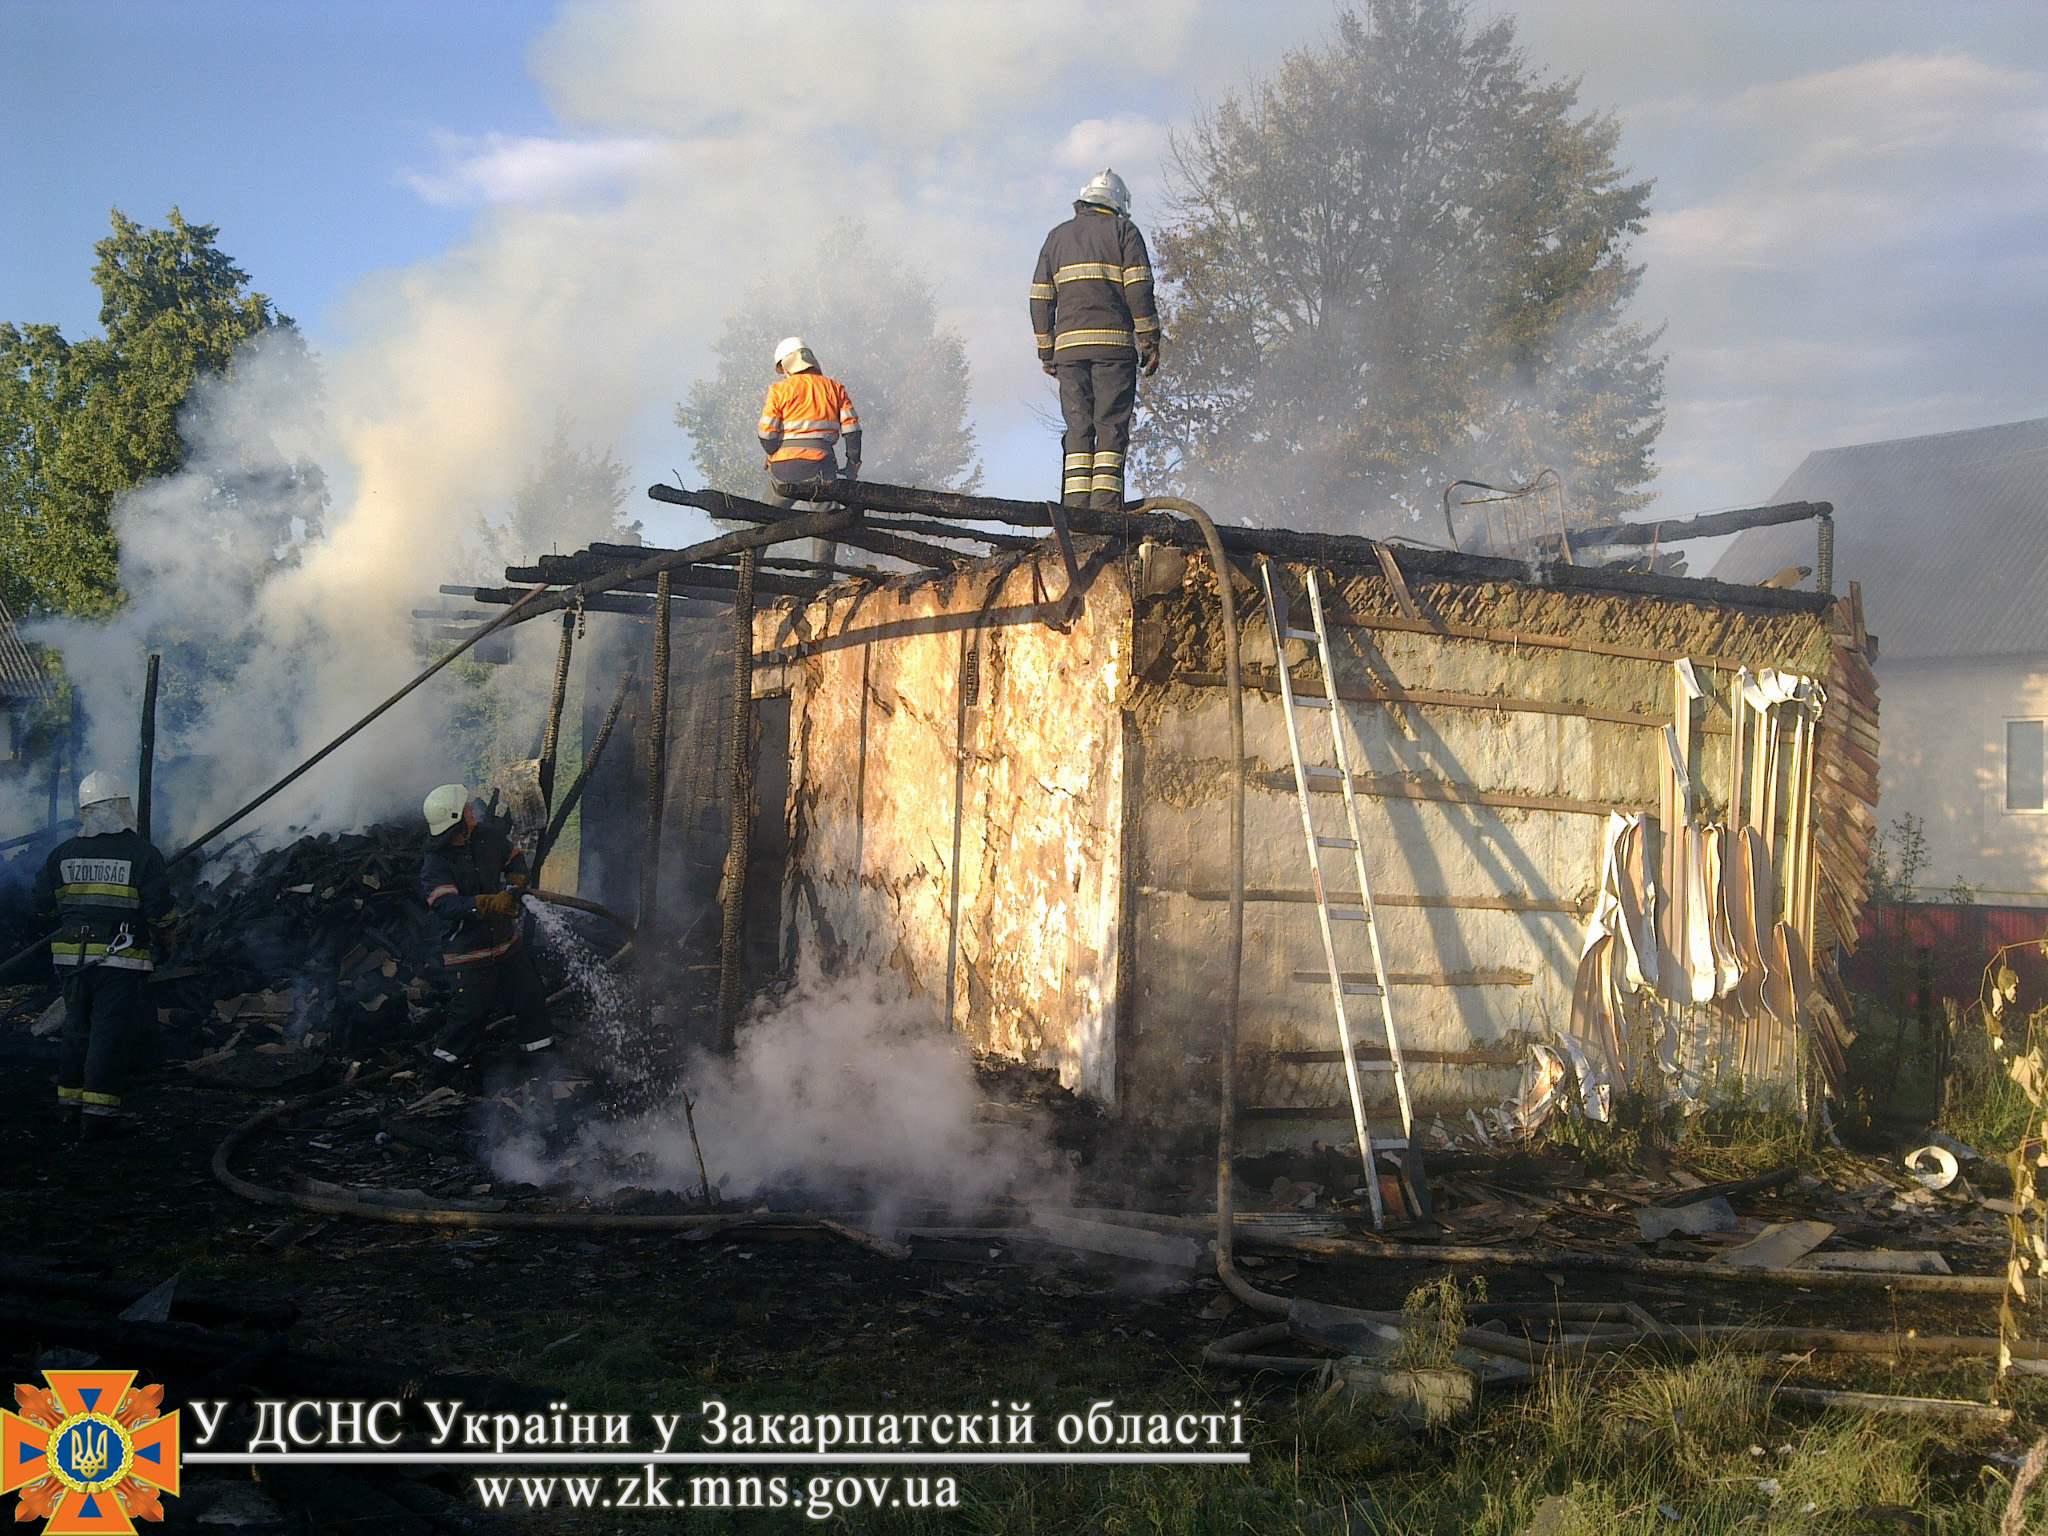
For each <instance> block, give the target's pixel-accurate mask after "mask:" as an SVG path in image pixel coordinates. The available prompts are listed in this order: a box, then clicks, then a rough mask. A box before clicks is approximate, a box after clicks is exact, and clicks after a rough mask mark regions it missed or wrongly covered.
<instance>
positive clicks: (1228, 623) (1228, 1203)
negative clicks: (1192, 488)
mask: <svg viewBox="0 0 2048 1536" xmlns="http://www.w3.org/2000/svg"><path fill="white" fill-rule="evenodd" d="M1138 510H1139V511H1140V512H1148V511H1158V512H1177V513H1179V514H1180V515H1181V516H1182V517H1186V518H1189V519H1191V520H1192V521H1193V522H1194V523H1195V524H1196V526H1198V527H1199V528H1200V529H1201V530H1202V539H1203V541H1204V542H1205V543H1206V544H1207V545H1208V547H1209V564H1210V567H1211V568H1212V569H1213V570H1214V571H1215V573H1216V595H1217V597H1218V598H1219V599H1220V600H1221V601H1222V604H1223V679H1224V693H1225V698H1226V700H1227V702H1228V704H1229V713H1230V763H1231V774H1230V919H1229V927H1230V933H1229V944H1228V947H1227V949H1226V951H1225V956H1224V982H1223V1038H1222V1040H1221V1042H1220V1049H1219V1050H1218V1052H1217V1063H1218V1076H1219V1077H1220V1078H1221V1082H1220V1083H1219V1084H1218V1093H1217V1096H1216V1097H1217V1111H1216V1276H1217V1278H1218V1279H1220V1280H1221V1281H1222V1282H1223V1284H1224V1286H1225V1287H1226V1288H1227V1289H1228V1290H1229V1291H1230V1293H1231V1295H1233V1296H1235V1297H1236V1298H1237V1299H1238V1300H1239V1301H1241V1302H1243V1303H1244V1304H1245V1305H1246V1306H1248V1307H1253V1308H1256V1309H1257V1310H1259V1311H1261V1312H1272V1313H1280V1314H1284V1313H1285V1312H1286V1311H1287V1300H1286V1298H1285V1297H1282V1296H1275V1295H1272V1294H1271V1293H1269V1292H1266V1291H1262V1290H1259V1289H1258V1288H1257V1287H1256V1286H1254V1285H1252V1283H1251V1282H1250V1281H1248V1280H1246V1279H1245V1278H1244V1276H1243V1275H1241V1274H1240V1273H1238V1268H1237V1228H1236V1211H1235V1205H1236V1199H1235V1195H1234V1193H1233V1191H1232V1189H1231V1181H1232V1178H1233V1164H1234V1161H1235V1158H1236V1155H1237V1030H1238V1003H1239V992H1240V990H1241V988H1240V985H1239V983H1240V979H1241V978H1240V975H1239V973H1240V972H1241V971H1242V970H1243V968H1244V689H1243V686H1242V684H1243V677H1242V669H1241V667H1240V665H1239V661H1240V655H1239V650H1238V639H1237V594H1236V593H1235V592H1234V591H1233V590H1232V589H1231V585H1230V579H1231V569H1230V562H1229V560H1227V559H1226V558H1225V557H1224V554H1223V541H1222V539H1221V538H1220V537H1219V536H1218V535H1217V532H1216V524H1215V523H1214V522H1213V521H1212V520H1211V519H1210V517H1209V514H1208V513H1207V512H1205V511H1203V510H1202V509H1201V508H1200V507H1198V506H1196V505H1195V504H1194V503H1193V502H1192V501H1183V500H1181V499H1180V498H1179V497H1177V496H1155V497H1151V498H1149V499H1147V500H1145V501H1143V502H1141V503H1139V506H1138Z"/></svg>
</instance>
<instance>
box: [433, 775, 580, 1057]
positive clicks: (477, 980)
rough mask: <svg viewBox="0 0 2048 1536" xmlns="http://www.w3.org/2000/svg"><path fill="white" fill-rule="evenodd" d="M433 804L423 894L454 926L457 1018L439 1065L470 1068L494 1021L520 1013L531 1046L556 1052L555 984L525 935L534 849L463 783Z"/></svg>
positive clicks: (448, 950)
mask: <svg viewBox="0 0 2048 1536" xmlns="http://www.w3.org/2000/svg"><path fill="white" fill-rule="evenodd" d="M425 811H426V817H427V833H428V835H429V836H430V837H431V838H432V839H433V842H432V843H431V844H430V845H429V847H428V849H427V856H426V858H425V859H424V860H423V861H422V862H421V865H420V892H421V894H422V895H424V896H425V897H426V899H427V905H428V907H430V908H431V909H432V910H433V912H434V915H435V916H437V917H439V918H440V919H441V920H442V921H443V922H445V923H446V924H447V925H448V932H447V938H446V939H445V940H444V941H443V944H442V951H443V953H442V955H441V963H442V964H443V965H444V966H446V967H447V970H448V981H449V985H450V990H451V996H450V998H449V1001H448V1020H447V1023H446V1024H445V1025H443V1026H442V1029H441V1033H440V1034H439V1035H438V1036H437V1037H436V1038H435V1040H434V1050H433V1055H434V1062H435V1067H436V1070H437V1072H438V1073H439V1074H440V1075H442V1076H444V1077H445V1076H448V1075H451V1074H453V1073H455V1072H457V1071H459V1070H461V1069H462V1068H463V1067H465V1066H467V1065H469V1063H470V1061H471V1060H472V1058H474V1056H475V1055H476V1051H477V1047H478V1046H480V1045H481V1044H482V1043H483V1038H484V1026H485V1025H487V1024H489V1023H490V1022H491V1020H492V1019H494V1018H496V1017H498V1016H499V1015H500V1014H505V1013H509V1014H511V1015H512V1016H513V1018H514V1019H515V1020H516V1022H517V1025H518V1028H517V1030H516V1031H515V1033H514V1038H515V1039H516V1040H518V1041H519V1042H520V1049H521V1050H522V1052H524V1053H525V1054H526V1055H528V1056H532V1055H534V1054H536V1053H538V1052H540V1051H544V1050H546V1049H547V1048H548V1047H549V1046H551V1045H553V1044H554V1043H555V1032H554V1025H553V1023H552V1021H551V1020H550V1018H549V1016H548V995H547V988H546V986H544V985H543V984H542V982H541V979H540V973H539V972H537V971H536V970H534V968H533V954H532V952H531V951H530V950H529V949H528V948H527V946H526V945H525V944H524V943H523V942H522V941H521V939H520V936H519V919H520V897H521V895H522V894H523V893H524V892H525V890H526V881H527V871H526V855H525V854H523V853H521V852H520V851H519V849H518V848H517V847H515V846H514V845H513V843H512V841H511V839H510V838H508V837H506V836H505V834H504V833H502V832H500V831H499V830H498V829H497V828H496V827H493V826H490V825H487V824H486V823H484V822H482V821H480V820H479V819H478V817H477V813H476V806H475V804H474V803H473V802H472V801H471V800H470V798H469V791H468V790H467V789H466V788H464V787H463V786H462V785H460V784H443V785H442V786H441V787H440V788H439V789H437V790H435V791H434V792H433V793H432V794H430V795H428V796H427V803H426V806H425Z"/></svg>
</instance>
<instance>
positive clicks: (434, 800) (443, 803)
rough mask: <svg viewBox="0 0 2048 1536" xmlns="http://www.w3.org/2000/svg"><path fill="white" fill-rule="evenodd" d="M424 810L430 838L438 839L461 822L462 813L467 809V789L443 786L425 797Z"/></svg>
mask: <svg viewBox="0 0 2048 1536" xmlns="http://www.w3.org/2000/svg"><path fill="white" fill-rule="evenodd" d="M424 809H425V811H426V814H427V832H428V834H429V835H430V836H433V837H439V836H441V835H442V834H443V833H445V832H450V831H453V830H454V828H455V824H456V823H457V822H459V821H461V820H462V813H463V812H464V811H466V810H468V809H469V789H468V787H467V786H466V785H462V784H443V785H442V786H441V787H440V788H438V789H436V790H435V791H434V792H433V793H432V794H431V795H428V796H427V803H426V806H425V807H424Z"/></svg>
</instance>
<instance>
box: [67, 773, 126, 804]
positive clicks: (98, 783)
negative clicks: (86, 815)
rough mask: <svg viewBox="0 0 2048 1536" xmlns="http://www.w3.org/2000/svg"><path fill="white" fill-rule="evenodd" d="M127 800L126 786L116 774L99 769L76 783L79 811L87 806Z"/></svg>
mask: <svg viewBox="0 0 2048 1536" xmlns="http://www.w3.org/2000/svg"><path fill="white" fill-rule="evenodd" d="M128 798H130V797H129V794H128V786H127V785H126V784H124V783H123V782H122V781H121V776H120V775H119V774H118V773H108V772H107V771H106V770H104V769H101V770H99V771H97V772H94V773H88V774H87V775H86V776H85V777H84V778H82V779H80V780H79V781H78V808H79V809H80V810H81V811H82V810H84V809H85V808H86V807H87V806H89V805H105V804H107V803H108V802H109V801H113V800H126V799H128Z"/></svg>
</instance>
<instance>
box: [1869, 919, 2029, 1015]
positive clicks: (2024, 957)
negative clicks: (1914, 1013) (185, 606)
mask: <svg viewBox="0 0 2048 1536" xmlns="http://www.w3.org/2000/svg"><path fill="white" fill-rule="evenodd" d="M1861 926H1862V941H1863V942H1862V944H1861V945H1860V946H1859V947H1858V949H1857V951H1856V953H1855V954H1854V955H1852V956H1851V957H1850V958H1849V960H1848V962H1847V963H1846V964H1845V965H1843V967H1842V980H1843V981H1845V982H1847V983H1848V984H1849V986H1851V987H1852V988H1854V989H1855V990H1856V991H1858V992H1861V993H1864V994H1866V995H1868V996H1870V997H1873V998H1876V999H1877V1000H1878V1001H1879V1002H1880V1003H1882V1004H1884V1005H1885V1006H1886V1007H1888V1008H1889V1007H1896V1006H1899V1005H1900V1004H1904V1005H1905V1006H1906V1007H1907V1008H1908V1009H1909V1010H1911V1009H1917V1008H1919V1007H1922V1006H1925V1007H1927V1008H1929V1009H1931V1010H1933V1011H1934V1012H1936V1013H1937V1014H1938V1013H1939V1012H1940V1000H1941V999H1943V998H1948V999H1951V1000H1953V1001H1954V1002H1955V1003H1956V1004H1957V1005H1958V1006H1959V1007H1964V1008H1967V1007H1969V1006H1970V1004H1972V1003H1974V1002H1976V1001H1977V1000H1978V996H1979V993H1980V992H1981V990H1982V988H1983V985H1984V967H1985V966H1987V965H1989V964H1990V963H1991V957H1992V956H1993V955H1995V954H1997V953H1998V952H1999V951H2000V950H2001V949H2004V948H2005V947H2006V946H2008V945H2016V946H2018V947H2017V948H2014V949H2012V950H2010V951H2009V952H2008V953H2007V955H2006V957H2005V963H2006V964H2007V965H2010V966H2011V967H2012V969H2013V971H2014V973H2015V974H2016V975H2017V976H2018V977H2019V980H2020V995H2019V997H2018V998H2017V999H2016V1003H2017V1011H2018V1012H2019V1013H2020V1014H2021V1015H2025V1014H2029V1013H2032V1012H2033V1011H2034V1010H2035V1009H2036V1008H2039V1007H2041V1006H2043V1005H2044V1004H2048V958H2044V957H2043V955H2042V953H2041V941H2042V940H2043V939H2048V912H2044V911H2043V910H2042V909H2041V908H2039V907H1987V906H1978V905H1971V906H1966V907H1958V906H1945V905H1935V904H1933V903H1926V902H1902V903H1887V904H1885V905H1881V906H1880V905H1877V904H1872V905H1871V906H1868V907H1866V908H1864V910H1863V921H1862V925H1861ZM1923 993H1925V994H1926V996H1925V997H1924V998H1923V996H1922V994H1923Z"/></svg>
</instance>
